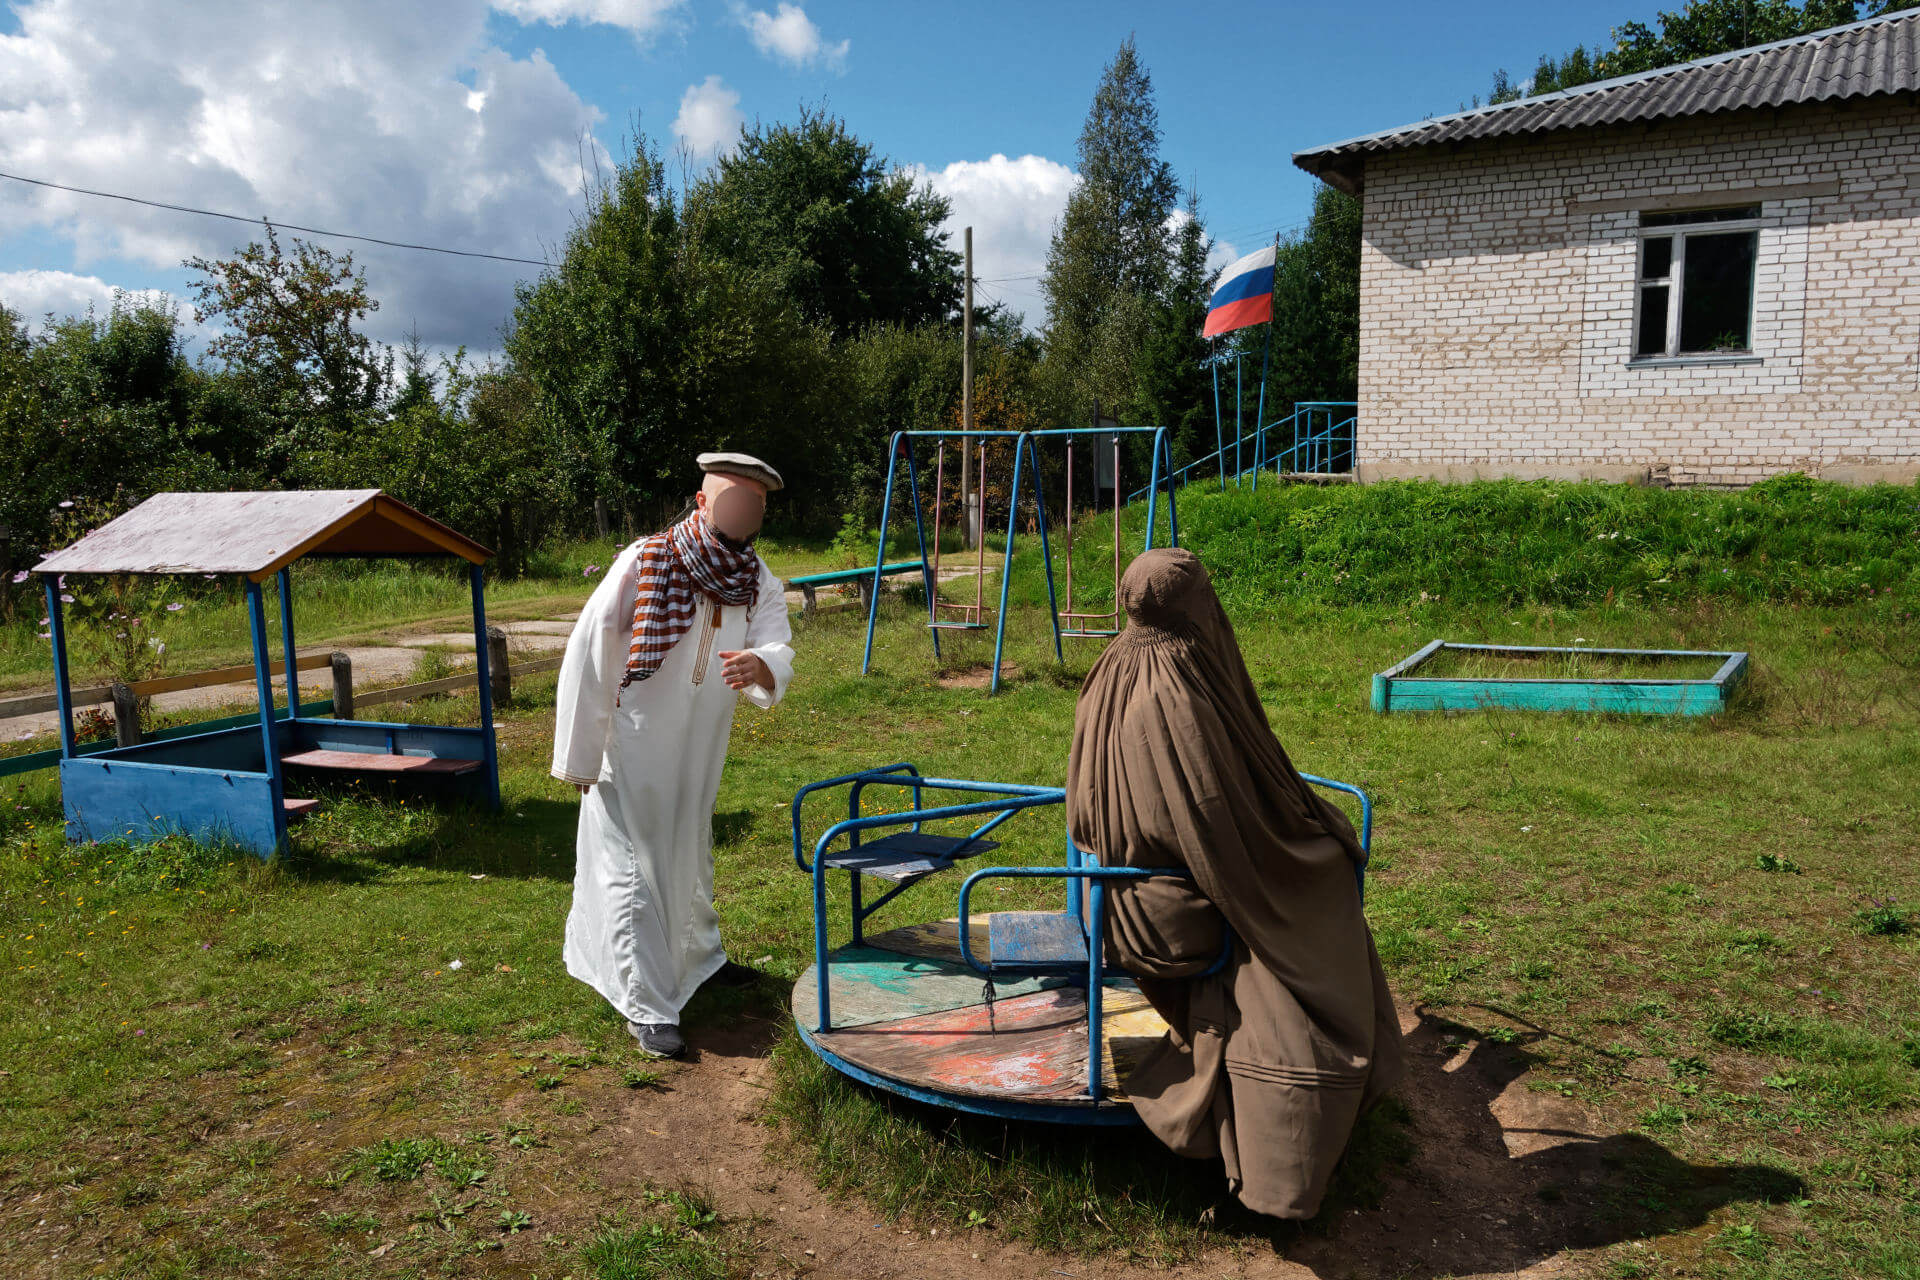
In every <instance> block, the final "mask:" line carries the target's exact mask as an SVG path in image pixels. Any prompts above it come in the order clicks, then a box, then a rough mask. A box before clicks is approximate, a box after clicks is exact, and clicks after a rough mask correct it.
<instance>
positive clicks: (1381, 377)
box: [1358, 100, 1920, 484]
mask: <svg viewBox="0 0 1920 1280" xmlns="http://www.w3.org/2000/svg"><path fill="white" fill-rule="evenodd" d="M1703 201H1704V202H1710V203H1724V204H1729V205H1732V204H1747V203H1758V204H1760V206H1761V217H1762V226H1761V229H1760V233H1759V242H1760V245H1759V247H1760V257H1759V262H1758V265H1757V268H1756V272H1755V282H1754V325H1753V335H1752V337H1753V348H1754V354H1755V355H1756V356H1757V357H1759V358H1758V359H1757V360H1755V361H1748V362H1742V363H1730V364H1722V365H1703V364H1680V365H1665V366H1662V365H1651V366H1650V365H1647V364H1644V363H1641V364H1634V365H1629V363H1628V357H1629V356H1630V354H1631V352H1632V346H1633V314H1634V288H1635V285H1634V273H1635V266H1636V262H1637V257H1636V253H1637V241H1636V238H1635V235H1634V230H1635V228H1636V226H1637V225H1638V212H1637V211H1638V209H1639V208H1642V207H1645V208H1655V209H1658V208H1662V207H1675V206H1678V205H1685V204H1689V203H1691V204H1695V205H1698V204H1700V203H1701V202H1703ZM1365 204H1366V208H1365V218H1364V235H1363V244H1362V248H1361V304H1360V428H1361V430H1360V439H1359V442H1358V444H1359V459H1358V461H1359V463H1360V466H1361V470H1362V474H1363V476H1390V475H1410V474H1432V475H1446V476H1454V477H1459V476H1466V475H1500V474H1512V475H1595V476H1604V477H1607V478H1615V479H1623V478H1636V477H1638V476H1641V475H1651V476H1653V477H1654V478H1657V479H1662V480H1667V481H1669V482H1671V483H1674V484H1749V483H1752V482H1754V481H1756V480H1760V479H1764V478H1765V477H1766V476H1769V475H1773V474H1776V473H1778V472H1781V471H1788V470H1806V471H1813V472H1816V473H1824V474H1827V475H1830V476H1833V477H1835V478H1840V479H1848V480H1861V479H1894V480H1911V479H1912V478H1913V477H1914V476H1915V475H1917V474H1920V107H1917V106H1915V105H1914V104H1912V103H1910V102H1906V101H1904V100H1903V101H1899V102H1895V101H1887V102H1860V103H1853V104H1842V105H1822V106H1813V107H1798V108H1791V109H1786V110H1781V111H1777V112H1774V111H1768V112H1743V113H1738V114H1733V115H1725V116H1704V117H1696V118H1693V119H1689V120H1681V121H1670V122H1664V123H1661V124H1658V125H1655V126H1651V127H1649V126H1630V127H1616V128H1607V129H1599V130H1582V131H1578V132H1574V133H1563V134H1549V135H1545V136H1544V137H1539V138H1529V139H1519V140H1508V141H1498V140H1496V141H1489V142H1481V143H1474V144H1469V145H1466V146H1463V147H1460V148H1457V149H1455V148H1448V147H1429V148H1425V149H1420V150H1414V151H1408V152H1400V153H1395V154H1389V155H1386V156H1381V157H1376V158H1372V159H1370V160H1369V161H1368V163H1367V173H1366V196H1365Z"/></svg>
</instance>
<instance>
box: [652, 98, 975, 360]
mask: <svg viewBox="0 0 1920 1280" xmlns="http://www.w3.org/2000/svg"><path fill="white" fill-rule="evenodd" d="M949 211H950V206H949V204H948V202H947V200H946V198H945V197H944V196H941V195H939V194H938V193H936V192H935V191H934V190H933V188H932V187H931V186H929V185H927V184H926V183H924V182H918V183H917V182H915V181H914V179H913V176H912V175H911V174H909V173H907V172H905V171H902V170H899V169H895V168H893V167H891V166H890V165H889V164H888V163H887V162H886V160H885V159H884V158H882V157H881V156H879V155H878V154H876V153H875V151H874V149H873V147H872V146H871V145H869V144H868V143H866V142H863V141H861V140H860V139H859V138H857V137H855V136H854V135H853V134H852V133H851V132H849V131H848V129H847V126H846V123H845V121H843V120H841V119H839V118H838V117H837V116H831V115H828V114H827V113H825V112H824V111H819V110H814V109H811V108H807V109H802V111H801V113H800V121H799V123H798V124H791V125H788V124H773V125H761V124H757V123H756V124H754V125H753V126H751V127H747V128H743V129H741V131H740V143H739V146H738V147H736V148H735V149H734V151H733V153H732V154H731V155H726V156H722V157H721V158H720V162H719V164H718V165H717V167H716V168H715V170H714V172H713V174H712V176H711V177H709V178H707V179H706V180H705V181H703V182H701V183H699V184H698V185H697V186H695V188H694V189H693V191H692V192H691V193H690V196H689V199H688V218H689V220H690V221H691V222H692V223H694V225H695V226H696V228H697V234H698V235H699V236H700V237H701V238H702V239H703V240H704V241H705V242H706V248H707V249H709V250H711V251H712V252H713V253H715V254H717V255H718V256H719V257H721V258H723V259H725V260H726V261H728V262H730V263H732V264H734V265H735V266H737V267H741V268H744V269H746V270H749V271H753V272H758V273H762V274H764V276H765V277H766V280H767V283H768V284H769V285H770V286H771V287H772V288H773V289H774V290H775V291H776V292H779V293H783V294H785V295H786V296H788V297H789V298H791V299H792V300H793V301H794V302H795V303H796V304H797V305H798V306H799V308H800V312H801V314H802V315H803V316H805V317H806V318H807V319H809V320H812V321H815V322H817V323H820V324H824V325H826V326H828V328H829V329H830V330H831V331H832V332H833V334H834V336H835V337H840V338H844V337H846V336H848V335H850V334H853V333H857V332H859V331H860V330H862V329H864V328H866V327H867V326H868V325H873V324H905V325H915V324H921V323H925V322H928V321H939V320H947V319H949V318H951V317H952V316H953V315H954V313H955V312H956V311H957V310H958V308H959V305H960V285H961V281H960V256H959V255H958V254H957V253H955V252H954V251H953V250H952V249H950V248H948V247H947V242H946V234H945V233H944V232H943V231H941V229H940V227H941V224H942V223H943V222H945V221H946V219H947V214H948V213H949Z"/></svg>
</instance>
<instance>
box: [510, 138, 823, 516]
mask: <svg viewBox="0 0 1920 1280" xmlns="http://www.w3.org/2000/svg"><path fill="white" fill-rule="evenodd" d="M507 351H508V354H509V355H510V356H511V358H512V360H513V362H514V364H515V366H516V367H518V368H519V369H520V370H522V371H523V372H524V373H525V374H526V375H527V376H528V377H529V378H530V379H531V380H532V384H533V386H534V388H535V389H536V393H537V403H538V405H539V412H540V414H541V416H542V418H543V420H544V421H545V423H546V425H547V427H548V430H549V437H550V447H551V448H553V449H554V450H555V452H556V453H557V454H560V455H562V456H563V458H564V460H565V463H564V465H565V467H566V469H567V470H568V472H569V474H571V475H573V476H574V477H576V478H577V479H576V486H577V487H578V488H580V489H581V490H582V491H583V492H584V494H585V496H587V497H591V496H592V495H593V494H595V493H598V494H600V495H602V496H605V497H607V498H609V499H611V500H612V501H614V503H615V504H616V505H622V504H631V503H638V504H640V506H641V507H642V508H643V509H644V510H643V515H642V519H643V520H644V521H647V522H651V521H652V520H653V519H654V518H655V517H656V516H658V515H659V514H661V513H663V512H666V511H668V509H669V508H671V507H673V506H675V505H677V504H678V502H679V500H680V499H681V498H682V497H684V495H685V494H686V493H688V492H690V491H691V490H692V488H693V487H694V484H695V483H696V481H697V479H698V473H697V471H695V469H694V465H693V459H694V456H695V455H696V454H698V453H699V452H701V451H702V450H706V449H743V450H747V451H750V452H755V453H759V454H760V455H761V456H763V457H765V458H766V459H767V460H768V461H769V462H771V463H773V464H774V466H776V467H777V468H779V469H780V470H781V472H782V473H783V474H784V475H785V476H786V478H787V479H788V480H789V482H790V483H791V485H792V489H793V492H792V494H791V499H790V500H789V501H787V502H785V503H783V505H782V509H783V510H784V511H786V512H789V513H795V514H803V513H804V512H805V509H806V507H807V506H808V504H810V503H831V502H834V501H836V500H837V499H838V498H839V497H840V496H841V495H840V486H839V483H838V480H839V477H838V473H837V471H836V467H837V465H838V464H839V462H840V461H841V451H842V446H843V445H844V432H843V430H842V428H841V422H842V417H843V415H844V413H845V408H844V397H843V396H842V395H841V394H840V389H839V383H838V379H837V376H836V374H837V370H836V369H835V367H834V362H833V361H832V359H831V347H830V340H829V335H828V332H827V330H826V329H825V327H824V326H821V325H816V324H813V323H810V322H809V321H808V320H807V319H806V318H805V317H804V316H803V315H802V314H801V313H800V311H799V309H798V308H797V307H796V306H795V305H794V303H793V302H792V300H791V299H789V298H788V297H786V296H785V295H784V294H782V293H780V292H778V291H777V290H776V289H774V288H773V286H772V283H771V280H770V279H769V277H768V276H767V275H766V274H765V273H762V272H758V271H753V270H749V269H747V268H744V267H741V266H738V265H736V264H734V263H732V262H730V261H728V260H726V259H725V258H723V257H721V256H719V255H717V254H716V253H714V252H712V251H711V248H710V246H709V244H708V242H706V241H705V240H704V239H702V238H701V237H700V236H698V235H696V234H694V233H693V232H692V230H691V224H690V222H689V220H688V218H687V217H686V216H685V210H684V209H683V207H682V202H681V201H680V199H679V198H678V197H677V196H676V194H675V193H674V192H673V191H672V190H670V189H669V188H668V187H667V185H666V178H665V172H664V169H663V167H662V165H661V163H660V161H659V159H658V157H657V155H656V154H655V153H654V152H653V151H652V150H651V149H650V148H649V146H648V144H647V143H646V141H645V140H644V139H643V140H641V141H640V142H638V143H637V144H636V146H635V148H634V152H633V154H632V156H631V157H629V158H628V159H627V160H626V161H625V162H623V163H622V164H621V165H620V166H619V167H618V168H617V169H616V171H615V173H614V175H613V176H612V178H611V179H609V180H608V181H607V182H606V183H605V184H603V185H602V186H600V187H599V188H597V189H596V190H594V191H592V192H591V193H590V194H589V197H588V203H587V209H586V212H585V213H584V214H582V216H581V218H580V220H579V222H578V223H577V224H576V225H575V227H574V229H573V230H572V232H570V233H569V235H568V237H567V241H566V245H565V247H564V250H563V253H562V255H561V260H560V263H559V265H558V266H557V267H555V268H554V269H553V270H551V271H549V272H547V273H546V274H545V275H544V276H542V277H541V278H540V279H539V280H538V281H537V282H535V283H533V284H526V285H522V286H521V288H520V290H519V294H518V304H517V306H516V308H515V311H514V319H513V322H512V325H511V327H510V330H509V335H508V339H507Z"/></svg>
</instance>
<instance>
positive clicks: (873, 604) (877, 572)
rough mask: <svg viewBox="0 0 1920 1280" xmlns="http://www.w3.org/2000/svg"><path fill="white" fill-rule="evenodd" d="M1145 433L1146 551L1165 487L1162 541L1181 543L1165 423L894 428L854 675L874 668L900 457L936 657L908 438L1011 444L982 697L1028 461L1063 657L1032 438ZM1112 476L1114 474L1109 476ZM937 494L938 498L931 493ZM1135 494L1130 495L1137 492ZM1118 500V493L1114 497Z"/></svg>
mask: <svg viewBox="0 0 1920 1280" xmlns="http://www.w3.org/2000/svg"><path fill="white" fill-rule="evenodd" d="M1129 435H1131V436H1139V435H1144V436H1151V437H1152V447H1151V452H1152V466H1151V471H1150V476H1149V479H1148V482H1147V487H1146V488H1145V489H1144V490H1142V491H1141V492H1144V493H1146V494H1147V495H1148V497H1147V531H1146V538H1145V541H1144V544H1143V546H1142V547H1141V549H1142V550H1143V551H1145V550H1151V549H1152V548H1153V539H1154V533H1155V527H1156V520H1157V517H1158V515H1159V510H1160V495H1161V492H1162V491H1163V490H1164V491H1165V493H1166V498H1167V545H1168V546H1170V547H1177V546H1179V545H1180V512H1179V508H1178V506H1177V505H1176V501H1175V498H1174V487H1173V446H1172V444H1171V442H1170V438H1169V436H1168V435H1167V429H1166V428H1165V427H1050V428H1047V429H1045V430H1039V431H972V432H960V431H896V432H894V433H893V439H892V441H891V442H890V443H889V445H888V447H887V487H886V491H885V493H884V494H883V495H882V496H881V499H880V540H879V544H878V546H877V548H876V550H875V551H874V556H873V584H872V590H870V591H869V592H868V593H867V642H866V648H865V649H864V650H863V651H862V653H861V657H860V674H861V675H866V674H868V673H869V671H870V670H871V669H872V666H873V633H874V627H875V625H876V623H877V621H878V619H879V616H880V586H881V581H882V579H883V577H884V576H885V575H884V573H883V572H882V571H883V570H884V569H885V567H886V563H887V523H888V520H889V519H890V517H891V516H892V513H893V494H894V489H895V487H896V486H897V484H898V481H899V473H900V460H901V459H902V458H905V459H906V463H907V466H906V471H907V475H906V480H907V490H908V494H909V496H910V498H911V500H912V503H913V527H914V533H915V535H916V537H917V539H918V542H919V547H920V580H921V584H922V585H923V587H924V588H925V590H926V596H927V627H928V631H929V633H930V634H931V635H932V637H933V656H934V657H935V658H936V659H937V658H939V656H940V630H941V628H940V627H939V626H938V625H937V624H938V622H939V619H938V616H937V614H936V612H935V607H934V606H935V602H936V600H937V599H938V595H937V592H938V588H939V584H938V583H936V582H935V581H934V580H933V562H932V561H931V560H929V559H928V558H927V525H926V517H925V515H924V513H923V512H922V511H921V508H920V473H919V466H918V464H917V463H916V462H915V460H914V455H913V442H914V441H915V440H952V439H962V440H965V439H975V440H981V439H985V440H1012V441H1013V442H1014V445H1013V492H1012V495H1011V496H1010V497H1009V498H1008V501H1007V539H1006V544H1005V546H1004V547H1003V548H1002V551H1001V558H1000V610H999V613H998V615H997V616H996V617H995V619H994V632H993V673H992V677H991V680H990V682H989V684H988V686H987V693H988V694H989V695H992V694H995V693H998V692H999V691H1000V661H1001V656H1002V654H1003V653H1004V652H1005V649H1006V639H1007V593H1008V588H1009V586H1010V585H1011V582H1012V577H1013V574H1012V570H1013V545H1014V536H1015V532H1016V529H1017V527H1018V517H1019V513H1020V491H1021V483H1022V481H1023V479H1024V476H1025V472H1026V469H1027V464H1028V463H1029V462H1031V464H1032V473H1033V479H1032V484H1033V497H1034V504H1035V515H1036V519H1035V524H1036V525H1038V527H1039V531H1040V558H1041V560H1042V562H1043V563H1044V564H1045V565H1046V571H1047V612H1048V616H1049V617H1051V618H1052V620H1053V657H1054V661H1056V662H1063V661H1065V659H1066V655H1065V651H1064V650H1063V649H1062V648H1061V644H1060V637H1061V628H1060V602H1059V597H1058V595H1057V593H1056V591H1055V589H1054V582H1053V549H1052V546H1051V544H1050V542H1049V541H1048V537H1047V498H1046V491H1045V488H1044V486H1043V485H1042V484H1041V483H1040V454H1039V450H1038V447H1037V446H1036V444H1035V442H1036V441H1039V440H1055V439H1072V438H1074V437H1076V436H1099V437H1112V436H1129ZM1115 479H1116V481H1117V480H1118V477H1115ZM935 496H936V497H937V496H938V495H935ZM1139 496H1140V495H1139V493H1135V494H1134V497H1136V498H1137V497H1139ZM1116 500H1117V498H1116ZM980 524H981V534H982V537H984V536H985V530H986V518H985V508H984V505H983V507H982V516H981V521H980Z"/></svg>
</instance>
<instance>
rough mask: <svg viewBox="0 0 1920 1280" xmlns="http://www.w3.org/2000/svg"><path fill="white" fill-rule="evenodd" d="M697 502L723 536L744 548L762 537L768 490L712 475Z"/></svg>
mask: <svg viewBox="0 0 1920 1280" xmlns="http://www.w3.org/2000/svg"><path fill="white" fill-rule="evenodd" d="M694 501H695V503H696V504H698V506H699V507H700V509H701V510H702V511H705V512H706V513H707V520H708V521H709V522H710V523H711V524H712V525H713V527H714V528H715V529H716V530H717V531H718V532H719V533H720V534H721V536H723V537H725V538H727V539H729V540H730V541H733V542H736V543H740V544H742V545H745V544H746V543H749V542H752V541H753V540H754V538H755V537H757V536H758V535H759V533H760V525H761V523H762V522H763V521H764V520H765V519H766V517H767V487H766V486H765V485H763V484H761V483H760V482H759V481H758V480H748V479H746V478H744V477H742V476H723V475H709V476H708V477H707V478H706V479H705V480H704V481H703V482H701V485H700V496H699V497H698V498H696V499H694Z"/></svg>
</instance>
